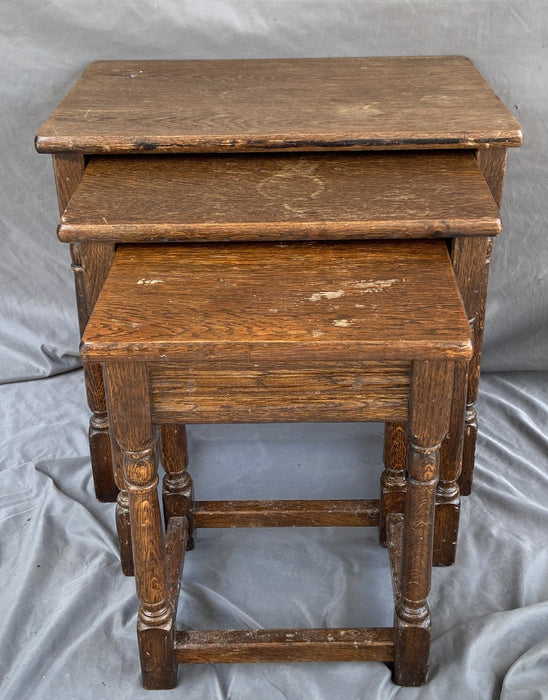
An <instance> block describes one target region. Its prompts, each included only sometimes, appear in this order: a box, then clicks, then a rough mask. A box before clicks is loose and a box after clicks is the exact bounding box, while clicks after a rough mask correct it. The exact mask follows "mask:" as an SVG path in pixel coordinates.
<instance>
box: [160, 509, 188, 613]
mask: <svg viewBox="0 0 548 700" xmlns="http://www.w3.org/2000/svg"><path fill="white" fill-rule="evenodd" d="M187 544H188V518H186V517H183V518H180V517H178V516H173V517H172V518H170V520H169V523H168V525H167V528H166V542H165V550H166V566H167V589H168V599H169V602H170V604H171V608H172V615H173V623H174V624H175V620H176V617H177V606H178V603H179V590H180V587H181V575H182V573H183V566H184V562H185V554H186V551H187V549H188V547H187Z"/></svg>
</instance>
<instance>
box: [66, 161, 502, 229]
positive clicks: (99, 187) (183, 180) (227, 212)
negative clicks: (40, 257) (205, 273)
mask: <svg viewBox="0 0 548 700" xmlns="http://www.w3.org/2000/svg"><path fill="white" fill-rule="evenodd" d="M499 231H500V219H499V213H498V209H497V207H496V205H495V203H494V202H493V198H492V196H491V193H490V191H489V188H488V187H487V185H486V183H485V180H484V179H483V177H482V175H481V173H480V172H479V170H478V167H477V164H476V160H475V158H474V155H473V153H471V152H470V151H447V152H438V153H432V152H430V153H420V152H399V153H383V154H378V153H329V154H320V155H318V154H314V153H308V154H306V155H297V154H276V155H273V154H266V155H258V154H253V155H249V154H242V155H238V156H232V157H227V156H219V155H216V156H192V155H189V156H181V157H172V156H163V157H162V156H156V157H153V156H145V157H142V158H135V157H133V156H131V157H121V156H119V157H117V158H108V157H105V156H101V157H99V158H92V159H91V161H90V163H89V165H88V166H87V168H86V171H85V173H84V177H83V179H82V182H81V183H80V186H79V187H78V189H77V191H76V192H75V194H74V196H73V198H72V199H71V201H70V204H69V206H68V207H67V209H66V210H65V212H64V214H63V216H62V218H61V223H60V225H59V228H58V235H59V238H60V239H61V240H62V241H65V242H73V241H102V242H105V241H116V242H124V241H125V242H128V241H129V242H136V241H145V242H146V241H152V240H154V241H163V242H166V241H175V242H177V241H185V240H189V241H203V242H212V241H227V240H239V241H242V240H291V239H295V240H305V239H347V238H361V239H363V238H385V237H386V238H406V237H415V238H429V237H432V238H440V237H452V236H462V235H467V236H485V235H491V236H492V235H496V234H497V233H498V232H499Z"/></svg>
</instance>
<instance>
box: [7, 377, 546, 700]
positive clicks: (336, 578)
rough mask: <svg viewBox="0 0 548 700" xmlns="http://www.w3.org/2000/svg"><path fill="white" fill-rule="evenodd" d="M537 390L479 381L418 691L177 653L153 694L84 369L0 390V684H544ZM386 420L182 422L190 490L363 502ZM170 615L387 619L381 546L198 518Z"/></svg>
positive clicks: (541, 406)
mask: <svg viewBox="0 0 548 700" xmlns="http://www.w3.org/2000/svg"><path fill="white" fill-rule="evenodd" d="M547 388H548V373H546V372H544V373H542V372H522V373H507V374H487V375H484V376H483V377H482V383H481V396H480V400H479V402H478V409H479V413H480V436H479V443H478V454H477V469H476V477H475V485H474V492H473V494H472V496H470V497H468V498H466V499H464V500H463V506H462V519H461V529H460V535H459V544H458V556H457V561H456V563H455V564H454V565H453V566H452V567H449V568H445V569H434V572H433V577H432V593H431V596H430V605H431V609H432V649H431V671H430V681H429V683H428V685H427V686H424V687H423V688H420V689H409V688H406V689H404V688H398V687H396V686H394V685H393V684H392V683H391V680H390V673H389V671H388V668H387V667H386V666H385V665H383V664H380V663H363V664H362V663H345V664H342V663H321V664H243V665H238V664H235V665H228V664H226V665H217V666H215V665H188V666H181V667H180V672H179V684H178V687H177V688H176V689H175V690H171V691H158V692H155V693H152V694H151V691H145V690H143V689H142V688H141V686H140V672H139V660H138V652H137V642H136V634H135V618H136V612H137V599H136V596H135V592H134V581H133V579H131V578H125V577H124V576H123V575H122V573H121V571H120V568H119V562H118V552H117V544H116V536H115V527H114V505H113V504H101V503H98V502H97V501H96V500H95V497H94V494H93V486H92V482H91V476H90V465H89V457H88V454H87V420H88V412H87V409H86V407H85V399H84V387H83V376H82V372H81V371H80V370H77V371H75V372H71V373H68V374H64V375H60V376H57V377H52V378H49V379H44V380H37V381H32V382H22V383H18V384H11V385H5V386H2V387H0V402H1V405H2V409H3V413H4V415H5V416H6V420H5V421H3V422H2V425H1V428H0V446H1V450H0V468H1V471H0V543H1V545H0V581H1V582H2V583H1V590H2V611H3V614H2V616H1V617H0V697H2V699H3V700H20V699H21V698H33V700H50V699H51V698H57V699H59V700H61V699H64V698H67V700H69V699H70V700H72V699H73V698H79V699H80V698H81V699H82V700H85V699H87V698H89V699H90V700H91V698H93V699H94V700H96V699H98V698H99V699H100V698H105V700H107V699H108V700H110V698H114V697H116V698H133V699H136V698H151V697H158V698H163V697H173V698H175V697H184V698H186V699H187V700H194V699H196V700H203V699H207V700H221V699H227V698H233V699H234V700H236V699H238V700H256V699H257V698H260V699H261V700H279V699H280V698H287V699H290V700H301V699H302V700H348V699H349V698H351V699H352V700H354V699H355V700H362V699H363V700H377V699H379V700H381V699H382V700H384V699H386V698H394V697H398V698H400V697H401V698H402V699H403V698H420V699H421V700H422V699H423V698H424V699H432V700H439V698H452V699H453V698H454V699H455V700H461V699H462V700H469V699H470V698H478V699H483V698H486V699H487V698H488V699H494V698H499V697H502V698H504V700H525V699H527V700H533V699H537V698H538V699H539V700H540V699H541V698H546V697H548V550H547V548H546V533H547V531H548V474H547V471H546V455H547V454H548V437H547V435H546V430H545V429H546V425H548V392H547ZM382 430H383V426H382V425H381V424H378V423H371V424H350V423H344V424H320V425H314V424H294V425H240V426H190V427H189V430H188V432H189V446H190V471H191V474H192V476H193V478H194V482H195V487H196V497H197V498H199V499H225V498H226V499H230V498H233V499H239V498H360V497H364V498H375V497H376V496H377V493H378V479H379V475H380V470H381V457H382ZM178 615H179V625H180V627H181V628H185V627H190V628H194V629H215V628H240V629H241V628H254V627H320V626H360V625H370V626H375V625H387V626H389V625H391V624H392V589H391V583H390V576H389V568H388V557H387V553H386V550H384V549H382V548H381V547H380V546H379V545H378V543H377V536H376V531H375V530H374V529H373V528H363V529H360V528H348V529H347V528H331V529H324V528H295V529H290V528H288V529H282V528H278V529H233V530H200V531H199V532H198V537H197V542H196V548H195V549H194V550H193V551H192V552H189V553H188V554H187V557H186V561H185V570H184V575H183V585H182V590H181V598H180V605H179V614H178Z"/></svg>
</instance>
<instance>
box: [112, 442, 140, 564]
mask: <svg viewBox="0 0 548 700" xmlns="http://www.w3.org/2000/svg"><path fill="white" fill-rule="evenodd" d="M110 446H111V453H112V468H113V470H114V471H113V474H114V482H115V485H116V488H117V489H118V494H117V496H116V510H115V516H116V534H117V535H118V550H119V552H120V566H121V567H122V573H123V574H124V575H125V576H134V575H135V567H134V562H133V544H132V541H131V522H130V512H129V493H128V491H127V489H126V482H125V479H124V460H123V456H122V451H121V450H120V445H119V444H118V442H117V440H112V441H111V443H110Z"/></svg>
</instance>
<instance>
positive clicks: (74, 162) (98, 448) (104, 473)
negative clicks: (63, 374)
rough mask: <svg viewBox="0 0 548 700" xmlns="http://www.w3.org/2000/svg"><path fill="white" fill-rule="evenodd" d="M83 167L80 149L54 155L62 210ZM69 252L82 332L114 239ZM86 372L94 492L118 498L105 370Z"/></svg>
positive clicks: (104, 497) (74, 246)
mask: <svg viewBox="0 0 548 700" xmlns="http://www.w3.org/2000/svg"><path fill="white" fill-rule="evenodd" d="M84 167H85V161H84V156H83V155H82V154H81V153H62V154H58V155H55V156H53V172H54V176H55V186H56V188H57V202H58V205H59V213H60V214H62V213H63V211H64V210H65V208H66V206H67V204H68V203H69V200H70V198H71V197H72V195H73V193H74V190H75V189H76V188H77V186H78V183H79V182H80V180H81V179H82V175H83V173H84ZM70 253H71V259H72V265H71V267H72V271H73V273H74V285H75V288H76V303H77V307H78V323H79V326H80V334H82V333H83V332H84V329H85V327H86V324H87V322H88V319H89V316H90V314H91V311H92V309H93V306H94V305H95V301H96V300H97V296H98V294H99V290H100V288H101V287H102V285H103V282H104V279H105V277H106V274H107V272H108V269H109V268H110V265H111V262H112V256H113V254H114V246H113V244H112V243H107V244H86V243H73V244H72V245H71V246H70ZM84 372H85V379H86V391H87V396H88V404H89V408H90V410H91V413H92V415H91V419H90V424H89V447H90V453H91V465H92V468H93V481H94V485H95V494H96V496H97V498H98V499H99V500H100V501H115V500H116V496H117V493H118V489H117V487H116V484H115V481H114V475H113V468H112V461H111V452H110V435H109V431H108V420H107V411H106V403H105V393H104V386H103V376H102V370H101V367H100V365H93V364H90V365H88V366H87V367H85V368H84Z"/></svg>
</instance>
